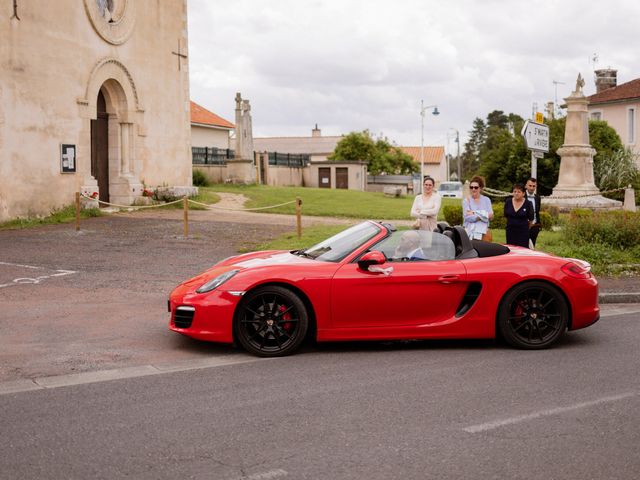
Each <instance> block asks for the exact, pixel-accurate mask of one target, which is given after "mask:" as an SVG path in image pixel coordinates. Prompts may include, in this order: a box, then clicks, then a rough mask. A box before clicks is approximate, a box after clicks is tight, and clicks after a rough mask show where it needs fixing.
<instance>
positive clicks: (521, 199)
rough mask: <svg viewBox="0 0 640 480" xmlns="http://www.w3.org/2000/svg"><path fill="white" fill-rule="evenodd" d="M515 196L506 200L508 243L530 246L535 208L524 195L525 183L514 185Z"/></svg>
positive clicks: (505, 213) (505, 212) (505, 214)
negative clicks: (530, 227)
mask: <svg viewBox="0 0 640 480" xmlns="http://www.w3.org/2000/svg"><path fill="white" fill-rule="evenodd" d="M511 191H512V192H513V196H512V197H510V198H507V200H506V201H505V202H504V216H505V217H506V218H507V243H508V244H509V245H517V246H519V247H525V248H529V223H530V222H532V221H533V208H531V202H528V201H527V200H526V199H525V196H524V192H525V190H524V185H522V184H521V183H516V184H514V185H513V189H512V190H511Z"/></svg>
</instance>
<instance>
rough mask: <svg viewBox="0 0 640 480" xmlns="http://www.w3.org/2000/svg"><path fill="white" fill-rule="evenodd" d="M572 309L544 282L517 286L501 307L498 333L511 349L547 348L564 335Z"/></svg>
mask: <svg viewBox="0 0 640 480" xmlns="http://www.w3.org/2000/svg"><path fill="white" fill-rule="evenodd" d="M568 323H569V308H568V306H567V301H566V300H565V298H564V296H563V295H562V293H560V291H559V290H558V289H557V288H555V287H554V286H552V285H549V284H547V283H544V282H529V283H524V284H522V285H518V286H516V287H515V288H514V289H513V290H511V291H510V292H509V293H508V294H507V295H506V296H505V297H504V298H503V300H502V302H501V303H500V308H499V311H498V331H499V333H500V335H501V336H502V338H503V339H504V340H505V341H506V342H507V343H508V344H509V345H511V346H514V347H516V348H522V349H527V350H535V349H541V348H547V347H550V346H551V345H553V344H554V343H556V342H557V341H558V340H559V339H560V337H562V335H563V334H564V332H565V331H566V329H567V325H568Z"/></svg>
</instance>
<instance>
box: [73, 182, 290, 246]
mask: <svg viewBox="0 0 640 480" xmlns="http://www.w3.org/2000/svg"><path fill="white" fill-rule="evenodd" d="M80 198H86V199H87V200H93V201H96V202H98V204H102V205H109V206H111V207H117V208H124V209H127V210H140V209H143V208H159V207H164V206H166V205H173V204H176V203H180V202H182V203H183V210H184V236H185V238H187V237H188V236H189V213H188V212H189V202H191V203H193V204H194V205H199V206H201V207H204V208H205V209H207V210H227V211H232V212H251V211H257V210H267V209H269V208H277V207H282V206H284V205H291V204H293V203H295V204H296V224H297V232H298V238H300V237H301V235H302V219H301V213H302V212H301V205H302V200H301V199H300V198H296V199H295V200H291V201H289V202H284V203H279V204H277V205H268V206H266V207H256V208H225V207H216V206H213V205H209V204H207V203H201V202H196V201H195V200H191V199H190V198H188V197H186V196H185V197H183V198H181V199H179V200H175V201H173V202H166V203H161V204H157V205H119V204H117V203H110V202H104V201H102V200H99V199H97V198H95V197H92V196H89V195H86V194H84V193H81V192H76V230H80Z"/></svg>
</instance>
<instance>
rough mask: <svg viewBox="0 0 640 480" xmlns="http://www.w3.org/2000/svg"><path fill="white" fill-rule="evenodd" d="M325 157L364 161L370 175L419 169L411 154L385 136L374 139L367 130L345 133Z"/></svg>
mask: <svg viewBox="0 0 640 480" xmlns="http://www.w3.org/2000/svg"><path fill="white" fill-rule="evenodd" d="M327 159H328V160H337V161H347V162H356V161H361V162H366V163H367V170H368V171H369V173H370V174H371V175H380V174H388V175H408V174H412V173H414V172H418V171H419V170H420V165H418V164H417V163H416V162H414V161H413V158H412V157H411V155H408V154H406V153H404V152H403V151H402V150H400V149H399V148H398V147H396V146H394V145H392V144H391V143H390V142H389V140H388V139H387V138H383V137H380V138H378V139H377V140H374V139H373V138H372V136H371V133H370V132H369V130H364V131H362V132H351V133H349V134H348V135H346V136H345V137H344V138H343V139H342V140H340V141H339V142H338V144H337V145H336V148H335V150H334V151H333V153H332V154H331V155H329V156H328V157H327Z"/></svg>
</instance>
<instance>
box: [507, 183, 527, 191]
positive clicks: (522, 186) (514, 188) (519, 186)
mask: <svg viewBox="0 0 640 480" xmlns="http://www.w3.org/2000/svg"><path fill="white" fill-rule="evenodd" d="M516 189H517V190H520V191H521V192H522V193H524V192H526V191H527V190H526V189H525V188H524V185H523V184H521V183H519V182H516V183H514V184H513V187H511V191H512V192H513V191H514V190H516Z"/></svg>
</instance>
